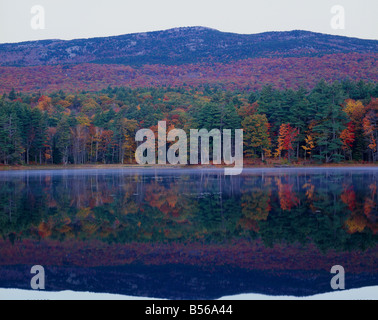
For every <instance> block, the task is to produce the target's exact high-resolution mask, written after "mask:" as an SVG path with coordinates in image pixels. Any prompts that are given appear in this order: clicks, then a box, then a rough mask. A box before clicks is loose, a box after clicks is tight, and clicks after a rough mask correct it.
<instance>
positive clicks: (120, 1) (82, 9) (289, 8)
mask: <svg viewBox="0 0 378 320" xmlns="http://www.w3.org/2000/svg"><path fill="white" fill-rule="evenodd" d="M34 5H41V6H43V8H44V9H45V29H43V30H33V29H32V27H31V20H32V17H33V14H32V13H31V8H32V7H33V6H34ZM334 5H342V6H343V7H344V8H345V29H333V28H332V27H331V19H332V17H333V16H334V15H333V14H332V13H331V8H332V7H333V6H334ZM377 16H378V1H377V0H262V1H254V0H133V1H129V0H105V1H103V0H0V43H4V42H19V41H28V40H41V39H75V38H90V37H100V36H111V35H119V34H126V33H135V32H146V31H155V30H163V29H168V28H173V27H186V26H205V27H211V28H215V29H218V30H221V31H227V32H236V33H247V34H251V33H259V32H264V31H284V30H294V29H301V30H309V31H315V32H322V33H327V34H338V35H345V36H351V37H358V38H364V39H377V40H378V19H377Z"/></svg>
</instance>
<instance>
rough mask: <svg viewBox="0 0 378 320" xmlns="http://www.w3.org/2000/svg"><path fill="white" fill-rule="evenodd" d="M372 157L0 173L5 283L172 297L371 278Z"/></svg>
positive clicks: (306, 289) (374, 228)
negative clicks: (345, 164) (227, 166)
mask: <svg viewBox="0 0 378 320" xmlns="http://www.w3.org/2000/svg"><path fill="white" fill-rule="evenodd" d="M377 182H378V168H371V167H370V168H369V167H367V168H329V169H328V168H300V169H298V168H295V169H294V168H286V169H284V168H274V169H244V170H243V173H242V174H241V175H238V176H226V175H224V170H222V169H219V170H218V169H182V168H180V169H154V168H149V169H148V168H143V169H142V168H141V169H130V168H125V169H99V170H96V169H85V170H84V169H82V170H79V169H70V170H43V171H42V170H38V171H37V170H30V171H8V172H5V171H4V172H0V235H1V240H0V273H1V277H0V288H20V289H28V290H30V289H31V288H30V280H31V278H32V277H33V274H31V272H30V270H31V268H32V266H34V265H41V266H43V268H44V270H45V277H46V281H45V290H46V291H61V290H72V291H77V292H82V291H90V292H101V293H116V294H122V295H129V296H135V297H154V298H168V299H217V298H220V297H224V296H231V295H238V294H242V293H259V294H264V295H268V296H277V295H290V296H310V295H314V294H318V293H325V292H332V291H333V289H332V288H331V285H330V281H331V279H332V277H333V276H334V274H331V273H330V270H331V268H332V267H333V266H334V265H340V266H342V267H343V268H344V269H345V283H346V289H352V288H362V287H366V286H376V285H378V270H377V263H378V246H377V243H378V221H377V218H378V198H377V197H378V195H377Z"/></svg>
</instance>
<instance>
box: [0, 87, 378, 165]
mask: <svg viewBox="0 0 378 320" xmlns="http://www.w3.org/2000/svg"><path fill="white" fill-rule="evenodd" d="M377 97H378V85H377V83H375V82H364V81H351V80H343V81H336V82H332V83H327V82H326V81H324V80H321V81H319V82H318V83H317V84H316V85H315V86H314V87H313V89H311V90H308V89H305V88H299V89H291V88H287V89H277V88H275V87H274V86H272V85H269V84H266V85H265V86H263V87H262V89H261V90H257V91H249V90H244V91H242V90H241V91H237V90H233V91H230V90H225V89H223V88H222V87H220V86H216V85H201V86H192V87H188V86H185V87H169V86H162V87H151V88H150V87H144V88H135V89H132V88H129V87H110V86H109V87H108V88H106V89H103V90H101V91H96V92H87V91H80V92H64V91H62V90H60V91H55V92H52V93H49V94H42V93H41V92H34V93H29V94H28V93H22V92H16V91H15V90H11V91H10V92H9V93H4V94H3V95H2V96H1V97H0V163H2V164H5V165H11V164H70V163H71V164H90V163H104V164H110V163H134V161H135V159H134V154H135V150H136V148H137V144H136V143H135V133H136V131H137V130H139V129H141V128H150V129H152V130H153V131H154V132H157V124H158V121H166V122H167V131H169V130H170V129H173V128H177V129H183V130H185V131H186V132H189V130H190V129H202V128H205V129H208V130H211V129H220V130H222V129H240V128H243V129H244V153H245V159H254V160H255V161H264V162H265V161H269V160H270V159H281V161H304V160H306V161H319V162H324V163H330V162H340V161H345V160H353V161H369V162H375V161H377V160H378V151H377V141H378V99H377ZM257 159H259V160H257Z"/></svg>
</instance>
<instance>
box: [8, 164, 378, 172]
mask: <svg viewBox="0 0 378 320" xmlns="http://www.w3.org/2000/svg"><path fill="white" fill-rule="evenodd" d="M364 167H366V168H378V163H349V162H344V163H329V164H291V165H286V164H285V165H284V164H278V163H277V164H255V165H253V164H246V165H244V166H243V169H274V168H276V169H277V168H279V169H290V168H298V169H299V168H364ZM137 168H139V169H224V168H232V166H222V165H202V166H201V165H169V164H167V165H158V164H156V165H139V164H80V165H74V164H70V165H0V171H23V170H24V171H25V170H26V171H27V170H73V169H96V170H99V169H137Z"/></svg>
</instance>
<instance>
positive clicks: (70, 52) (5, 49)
mask: <svg viewBox="0 0 378 320" xmlns="http://www.w3.org/2000/svg"><path fill="white" fill-rule="evenodd" d="M348 52H358V53H377V52H378V40H365V39H358V38H350V37H344V36H336V35H328V34H322V33H316V32H312V31H304V30H292V31H270V32H263V33H257V34H238V33H231V32H222V31H219V30H216V29H212V28H207V27H201V26H196V27H180V28H171V29H167V30H161V31H151V32H141V33H131V34H124V35H117V36H110V37H96V38H82V39H74V40H59V39H51V40H37V41H26V42H19V43H7V44H0V65H1V66H18V67H24V66H43V65H59V64H81V63H96V64H123V65H131V66H137V65H144V64H163V65H164V64H166V65H181V64H190V63H198V62H220V63H226V62H230V61H238V60H243V59H248V58H259V57H268V58H270V57H303V56H319V55H324V54H332V53H348Z"/></svg>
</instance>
